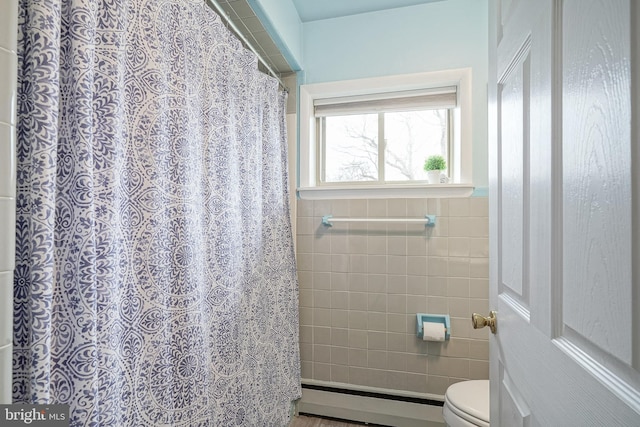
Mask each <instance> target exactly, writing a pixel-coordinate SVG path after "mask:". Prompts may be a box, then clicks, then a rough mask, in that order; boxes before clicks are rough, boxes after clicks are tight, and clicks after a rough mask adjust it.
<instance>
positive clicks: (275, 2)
mask: <svg viewBox="0 0 640 427" xmlns="http://www.w3.org/2000/svg"><path fill="white" fill-rule="evenodd" d="M248 3H249V5H250V6H251V8H252V9H253V11H254V12H255V14H256V16H257V17H258V19H260V22H261V23H262V25H263V26H264V27H265V29H266V30H267V32H268V33H269V35H270V36H271V38H272V39H273V41H274V42H275V43H276V45H277V46H278V48H279V49H280V52H282V55H283V56H284V57H285V59H286V60H287V62H288V63H289V65H290V66H291V68H292V69H293V70H294V71H299V70H301V69H302V66H303V63H304V60H303V47H302V38H303V36H302V22H301V21H300V17H299V16H298V12H297V10H296V8H295V6H294V5H293V2H291V0H248Z"/></svg>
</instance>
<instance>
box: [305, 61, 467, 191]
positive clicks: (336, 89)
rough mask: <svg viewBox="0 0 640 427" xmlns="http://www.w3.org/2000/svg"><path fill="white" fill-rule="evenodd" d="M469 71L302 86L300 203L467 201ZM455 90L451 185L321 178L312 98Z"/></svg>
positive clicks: (439, 72)
mask: <svg viewBox="0 0 640 427" xmlns="http://www.w3.org/2000/svg"><path fill="white" fill-rule="evenodd" d="M471 77H472V76H471V69H470V68H460V69H453V70H445V71H436V72H426V73H416V74H404V75H397V76H385V77H375V78H367V79H358V80H344V81H338V82H328V83H317V84H310V85H301V86H300V98H299V99H300V110H299V111H300V120H299V131H300V133H299V141H300V145H299V155H300V157H299V159H300V160H299V163H298V164H299V186H298V196H299V197H300V198H302V199H312V200H313V199H317V200H320V199H340V198H341V199H347V198H348V199H357V198H412V197H467V196H469V195H471V193H472V192H473V184H472V144H471V138H472V116H471V113H472V111H471V101H472V100H471V93H472V92H471V89H472V88H471V81H472V78H471ZM445 86H456V87H457V89H456V90H457V96H458V108H455V109H452V110H450V114H451V115H452V116H453V117H450V118H449V127H450V129H449V131H450V132H451V124H452V122H453V120H456V121H457V122H458V123H459V126H458V129H459V131H458V132H453V134H452V135H451V138H450V142H449V143H450V147H449V165H450V171H449V174H450V177H449V178H450V183H449V184H426V183H424V182H419V181H413V182H412V181H388V182H384V181H366V182H345V183H334V182H331V183H323V182H321V180H320V175H319V174H320V167H321V163H320V161H321V159H320V155H319V151H318V148H317V147H318V144H320V140H319V138H320V129H318V126H317V123H318V122H319V121H318V120H317V118H316V116H315V114H314V100H316V99H323V98H338V97H344V96H359V95H369V94H374V93H384V92H399V91H411V90H425V89H434V88H440V87H445Z"/></svg>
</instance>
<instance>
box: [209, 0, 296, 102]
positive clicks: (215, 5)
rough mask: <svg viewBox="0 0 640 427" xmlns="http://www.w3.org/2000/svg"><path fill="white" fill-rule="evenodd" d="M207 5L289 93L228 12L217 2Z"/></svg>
mask: <svg viewBox="0 0 640 427" xmlns="http://www.w3.org/2000/svg"><path fill="white" fill-rule="evenodd" d="M205 3H207V4H209V5H210V6H213V8H214V10H215V12H216V13H217V14H218V15H220V17H221V18H222V19H224V20H225V21H226V24H227V25H228V26H230V27H231V29H232V30H233V31H234V32H235V33H236V35H237V36H238V37H239V38H240V40H242V42H243V43H244V44H245V46H247V47H248V48H249V50H251V52H253V53H254V54H255V55H256V56H257V57H258V61H260V62H261V63H262V65H264V67H265V68H266V69H267V71H269V74H271V75H272V76H273V77H274V78H275V79H276V80H278V83H280V86H282V88H283V89H284V90H285V91H287V92H288V91H289V89H288V88H287V86H285V84H284V83H283V82H282V79H280V76H279V75H278V74H277V73H276V72H275V71H273V69H272V68H271V67H270V66H269V64H267V61H265V60H264V59H263V58H262V55H260V54H259V53H258V51H257V50H256V49H255V48H254V47H253V45H252V44H251V43H249V40H247V38H246V37H245V36H244V34H242V32H241V31H240V30H239V29H238V27H237V26H236V24H234V23H233V21H232V20H231V18H230V17H229V14H227V12H225V10H224V9H223V8H222V6H220V4H219V3H218V2H217V1H216V0H205Z"/></svg>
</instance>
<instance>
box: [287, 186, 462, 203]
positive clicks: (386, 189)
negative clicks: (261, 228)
mask: <svg viewBox="0 0 640 427" xmlns="http://www.w3.org/2000/svg"><path fill="white" fill-rule="evenodd" d="M472 193H473V185H471V184H432V185H410V184H409V185H386V186H384V185H376V186H373V185H372V186H369V185H358V186H353V187H348V186H340V187H338V186H335V187H330V186H325V185H323V186H321V187H304V188H298V197H299V198H301V199H304V200H327V199H393V198H401V199H426V198H429V199H431V198H443V197H469V196H471V194H472Z"/></svg>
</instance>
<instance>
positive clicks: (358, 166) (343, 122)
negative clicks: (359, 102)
mask: <svg viewBox="0 0 640 427" xmlns="http://www.w3.org/2000/svg"><path fill="white" fill-rule="evenodd" d="M322 120H324V124H325V130H324V132H325V134H324V136H325V137H324V141H325V182H345V181H377V180H378V115H377V114H360V115H353V116H337V117H325V118H324V119H322Z"/></svg>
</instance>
